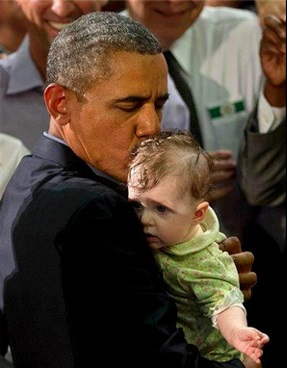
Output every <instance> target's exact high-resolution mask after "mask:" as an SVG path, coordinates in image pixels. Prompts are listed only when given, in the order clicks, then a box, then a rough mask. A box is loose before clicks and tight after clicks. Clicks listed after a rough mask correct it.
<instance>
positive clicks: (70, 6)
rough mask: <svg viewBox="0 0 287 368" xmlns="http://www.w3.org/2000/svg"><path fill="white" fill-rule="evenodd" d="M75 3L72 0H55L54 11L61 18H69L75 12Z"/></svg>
mask: <svg viewBox="0 0 287 368" xmlns="http://www.w3.org/2000/svg"><path fill="white" fill-rule="evenodd" d="M75 7H76V6H75V3H74V2H73V1H70V0H53V4H52V7H51V9H52V11H53V12H54V13H55V14H57V15H58V16H60V17H68V16H69V15H70V14H71V13H72V12H73V11H74V10H75Z"/></svg>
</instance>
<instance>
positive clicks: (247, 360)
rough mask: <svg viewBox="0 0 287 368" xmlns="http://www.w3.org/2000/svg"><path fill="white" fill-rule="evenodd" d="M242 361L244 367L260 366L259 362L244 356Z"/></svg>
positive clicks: (254, 367) (256, 367) (258, 367)
mask: <svg viewBox="0 0 287 368" xmlns="http://www.w3.org/2000/svg"><path fill="white" fill-rule="evenodd" d="M243 363H244V365H245V367H246V368H262V364H261V363H255V362H254V360H252V359H251V358H249V357H244V360H243Z"/></svg>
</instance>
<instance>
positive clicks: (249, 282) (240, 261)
mask: <svg viewBox="0 0 287 368" xmlns="http://www.w3.org/2000/svg"><path fill="white" fill-rule="evenodd" d="M220 249H221V250H223V251H226V252H228V253H229V254H230V255H231V256H232V258H233V260H234V263H235V265H236V267H237V270H238V274H239V280H240V288H241V290H242V292H243V294H244V299H245V301H247V300H249V299H250V298H251V294H252V290H251V289H252V287H253V286H254V285H255V284H256V283H257V275H256V273H255V272H252V271H251V270H252V266H253V263H254V256H253V254H252V253H251V252H242V249H241V244H240V241H239V239H238V238H236V237H230V238H227V239H226V240H224V241H223V242H222V243H221V244H220Z"/></svg>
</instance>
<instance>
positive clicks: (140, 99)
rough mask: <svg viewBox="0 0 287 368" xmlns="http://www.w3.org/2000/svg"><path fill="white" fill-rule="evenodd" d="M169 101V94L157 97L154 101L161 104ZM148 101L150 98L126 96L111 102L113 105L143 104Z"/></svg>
mask: <svg viewBox="0 0 287 368" xmlns="http://www.w3.org/2000/svg"><path fill="white" fill-rule="evenodd" d="M168 99H169V94H168V93H166V94H164V95H162V96H159V97H158V98H157V99H156V101H157V102H158V101H161V102H166V101H167V100H168ZM149 100H150V97H149V96H148V97H144V96H136V95H135V96H128V97H123V98H119V99H115V100H114V101H113V102H114V103H125V102H127V103H144V102H147V101H149Z"/></svg>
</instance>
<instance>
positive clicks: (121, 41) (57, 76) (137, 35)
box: [47, 12, 162, 96]
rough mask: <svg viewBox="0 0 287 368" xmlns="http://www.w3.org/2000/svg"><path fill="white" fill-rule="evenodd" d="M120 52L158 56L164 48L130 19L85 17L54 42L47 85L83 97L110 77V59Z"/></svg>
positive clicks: (99, 14) (98, 14) (108, 15)
mask: <svg viewBox="0 0 287 368" xmlns="http://www.w3.org/2000/svg"><path fill="white" fill-rule="evenodd" d="M121 51H126V52H133V53H140V54H142V55H157V54H160V53H161V52H162V49H161V46H160V43H159V41H158V40H157V39H156V38H155V36H153V35H152V33H151V32H150V31H149V30H148V29H147V28H146V27H144V26H143V25H141V24H139V23H138V22H136V21H134V20H132V19H130V18H128V17H125V16H123V15H120V14H118V13H112V12H95V13H90V14H87V15H84V16H82V17H80V18H79V19H78V20H76V21H74V22H73V23H71V24H69V25H68V26H67V27H66V28H65V29H64V30H63V31H61V32H60V33H59V35H58V36H57V37H56V38H55V40H54V41H53V42H52V45H51V48H50V52H49V55H48V60H47V82H48V84H51V83H58V84H60V85H62V86H64V87H66V88H69V89H71V90H72V91H74V92H75V93H77V94H78V95H79V96H81V95H82V94H83V93H84V92H85V91H86V89H87V88H89V87H90V86H91V85H92V84H93V83H96V82H97V81H99V80H100V79H103V78H108V77H109V75H110V68H109V65H110V64H109V57H110V56H111V55H112V54H113V53H115V52H121Z"/></svg>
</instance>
